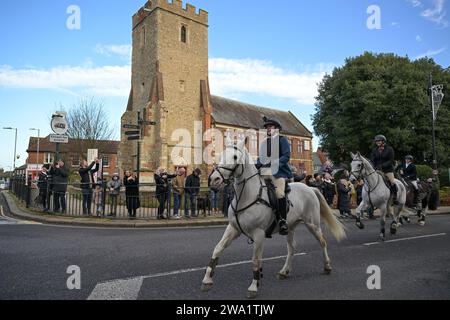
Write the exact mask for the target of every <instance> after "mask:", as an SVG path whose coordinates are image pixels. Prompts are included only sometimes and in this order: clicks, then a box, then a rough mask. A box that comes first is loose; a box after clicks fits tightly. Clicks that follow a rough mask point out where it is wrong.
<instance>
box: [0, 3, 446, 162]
mask: <svg viewBox="0 0 450 320" xmlns="http://www.w3.org/2000/svg"><path fill="white" fill-rule="evenodd" d="M144 3H145V0H115V1H111V0H108V1H107V0H96V1H89V0H71V1H66V0H58V1H54V0H40V1H31V0H27V1H24V0H22V1H20V0H19V1H14V2H12V1H2V2H0V30H1V31H0V43H1V44H2V46H1V47H2V50H0V111H1V117H0V128H3V127H5V126H7V127H10V126H12V127H17V128H18V129H19V132H18V150H17V153H18V154H19V155H20V159H19V160H18V162H17V165H20V164H23V163H25V160H26V156H27V155H26V148H27V144H28V139H29V137H30V136H31V135H36V133H33V132H32V131H29V128H32V127H35V128H40V129H41V135H42V136H43V135H47V134H49V133H50V131H51V130H50V125H49V116H50V114H51V113H52V112H53V111H55V110H56V109H58V107H57V106H59V105H64V106H65V107H66V108H70V107H71V106H72V105H73V104H75V103H76V102H77V101H78V100H79V99H80V98H81V97H92V96H94V97H97V98H98V99H99V100H101V101H103V103H104V104H105V108H106V110H107V111H108V113H109V120H110V121H111V122H112V123H113V125H114V127H115V128H116V130H117V138H118V136H119V134H118V132H119V127H120V117H121V115H122V114H123V112H124V110H125V108H126V103H127V98H128V92H129V86H130V58H129V52H130V45H131V16H132V14H133V13H134V12H136V11H137V10H138V9H139V8H140V7H141V6H142V5H143V4H144ZM190 3H191V4H192V5H195V6H196V7H197V8H202V9H204V10H206V11H208V12H209V23H210V28H209V46H210V47H209V56H210V78H211V91H212V93H213V94H218V95H222V96H226V97H230V98H236V99H240V100H242V101H246V102H250V103H254V104H259V105H263V106H269V107H274V108H279V109H282V110H291V111H292V112H294V114H296V115H297V116H298V118H299V119H300V120H302V122H304V124H305V125H306V126H307V127H308V128H309V129H310V130H312V127H311V120H310V117H311V114H312V113H313V112H314V97H315V95H316V93H317V86H316V84H317V82H319V81H320V79H321V78H322V77H323V75H324V74H325V73H326V72H331V71H332V69H333V67H334V66H341V65H342V64H343V63H344V61H345V58H347V57H350V56H356V55H359V54H362V53H363V52H364V51H372V52H377V53H378V52H393V53H396V54H398V55H401V56H405V55H408V56H409V57H410V58H412V59H415V58H417V57H421V56H424V55H427V56H429V57H432V58H434V59H435V60H436V61H437V63H439V64H441V65H443V66H444V67H448V66H449V65H450V55H449V52H450V13H448V12H447V11H449V9H450V0H370V1H365V0H345V1H344V0H315V1H312V0H309V1H299V0H280V1H273V0H272V1H269V0H258V1H256V0H248V1H242V0H227V1H218V0H215V1H211V0H210V1H207V0H191V1H190ZM71 5H76V6H78V7H79V8H80V11H81V17H80V18H81V20H80V21H81V28H80V29H79V30H69V29H68V28H67V26H66V21H67V19H68V18H69V16H70V14H68V13H67V9H68V7H69V6H71ZM371 5H376V6H378V8H379V9H380V13H381V29H374V30H370V29H369V28H368V27H367V20H368V19H369V17H370V16H371V15H372V12H373V11H371V12H370V13H367V10H368V8H369V7H370V6H371ZM0 134H1V139H0V150H1V152H0V167H4V168H7V169H9V168H8V166H11V165H12V159H13V148H14V134H13V132H12V131H5V130H1V131H0ZM314 142H315V143H314V145H315V146H317V144H318V142H319V141H318V139H317V138H316V139H315V141H314Z"/></svg>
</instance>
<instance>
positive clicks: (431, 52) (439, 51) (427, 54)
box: [414, 47, 447, 60]
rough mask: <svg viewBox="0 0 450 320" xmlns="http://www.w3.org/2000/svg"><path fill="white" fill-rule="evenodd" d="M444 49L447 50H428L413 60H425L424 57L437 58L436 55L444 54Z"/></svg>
mask: <svg viewBox="0 0 450 320" xmlns="http://www.w3.org/2000/svg"><path fill="white" fill-rule="evenodd" d="M446 49H447V48H445V47H444V48H440V49H438V50H433V49H430V50H428V51H427V52H425V53H423V54H420V55H418V56H417V57H415V58H414V60H417V59H422V58H425V57H432V56H437V55H438V54H441V53H442V52H444V51H445V50H446Z"/></svg>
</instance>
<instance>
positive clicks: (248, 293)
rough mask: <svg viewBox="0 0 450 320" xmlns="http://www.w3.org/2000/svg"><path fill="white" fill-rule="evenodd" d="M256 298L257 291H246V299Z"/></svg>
mask: <svg viewBox="0 0 450 320" xmlns="http://www.w3.org/2000/svg"><path fill="white" fill-rule="evenodd" d="M257 296H258V292H257V291H248V292H247V299H256V297H257Z"/></svg>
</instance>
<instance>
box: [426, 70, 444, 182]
mask: <svg viewBox="0 0 450 320" xmlns="http://www.w3.org/2000/svg"><path fill="white" fill-rule="evenodd" d="M443 89H444V86H443V85H441V84H440V85H433V77H432V75H431V73H430V83H429V95H430V103H431V112H432V131H433V170H434V175H435V176H436V175H437V170H438V163H437V153H436V119H437V113H438V111H439V107H440V106H441V103H442V100H443V99H444V94H443V93H442V90H443Z"/></svg>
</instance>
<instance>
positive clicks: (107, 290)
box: [87, 253, 306, 300]
mask: <svg viewBox="0 0 450 320" xmlns="http://www.w3.org/2000/svg"><path fill="white" fill-rule="evenodd" d="M304 255H306V253H297V254H295V255H294V256H304ZM285 258H286V256H278V257H271V258H265V259H263V261H271V260H279V259H285ZM250 263H252V261H251V260H246V261H239V262H233V263H228V264H223V265H219V266H217V268H227V267H233V266H238V265H243V264H250ZM205 270H206V267H200V268H191V269H184V270H176V271H170V272H162V273H156V274H151V275H147V276H141V277H134V278H127V279H117V280H111V281H107V282H102V283H98V284H97V285H96V286H95V288H94V290H92V292H91V294H90V295H89V297H88V298H87V300H136V299H137V298H138V295H139V291H140V290H141V286H142V283H143V281H144V280H145V279H151V278H160V277H167V276H173V275H178V274H183V273H191V272H198V271H205Z"/></svg>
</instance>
